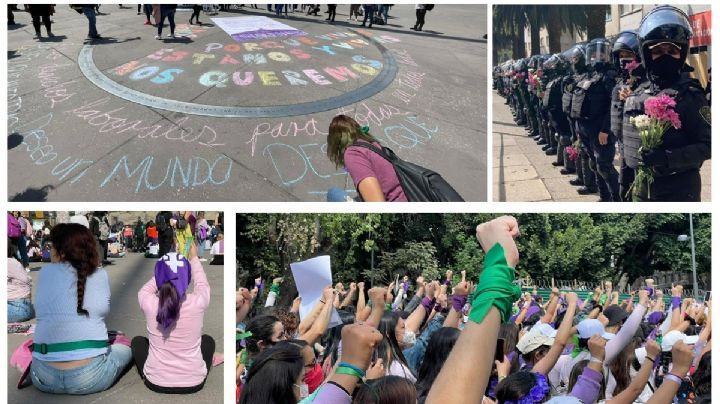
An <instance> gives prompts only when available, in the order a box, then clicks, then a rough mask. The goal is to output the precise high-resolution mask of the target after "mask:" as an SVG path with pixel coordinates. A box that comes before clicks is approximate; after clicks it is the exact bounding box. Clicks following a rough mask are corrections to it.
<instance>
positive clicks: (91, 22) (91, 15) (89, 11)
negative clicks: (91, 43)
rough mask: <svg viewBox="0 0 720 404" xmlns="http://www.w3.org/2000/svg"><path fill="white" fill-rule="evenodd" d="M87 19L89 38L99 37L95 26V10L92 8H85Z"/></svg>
mask: <svg viewBox="0 0 720 404" xmlns="http://www.w3.org/2000/svg"><path fill="white" fill-rule="evenodd" d="M83 12H84V13H85V17H87V19H88V36H90V37H91V38H95V37H97V36H98V33H97V27H96V26H95V9H94V8H92V7H83Z"/></svg>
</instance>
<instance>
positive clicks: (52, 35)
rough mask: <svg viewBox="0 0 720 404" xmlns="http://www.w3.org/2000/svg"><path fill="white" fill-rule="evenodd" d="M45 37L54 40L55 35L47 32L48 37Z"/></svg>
mask: <svg viewBox="0 0 720 404" xmlns="http://www.w3.org/2000/svg"><path fill="white" fill-rule="evenodd" d="M47 36H48V38H54V37H55V34H53V33H52V32H48V35H47Z"/></svg>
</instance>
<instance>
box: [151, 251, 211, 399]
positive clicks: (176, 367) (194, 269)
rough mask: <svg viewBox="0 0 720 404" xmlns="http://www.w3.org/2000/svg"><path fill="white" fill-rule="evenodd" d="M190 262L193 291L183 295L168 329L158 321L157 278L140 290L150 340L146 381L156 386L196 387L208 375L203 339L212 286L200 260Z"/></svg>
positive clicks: (195, 258)
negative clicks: (171, 324) (176, 314)
mask: <svg viewBox="0 0 720 404" xmlns="http://www.w3.org/2000/svg"><path fill="white" fill-rule="evenodd" d="M189 262H190V268H191V276H190V279H191V280H192V281H193V282H194V283H195V287H194V289H193V292H192V293H186V294H185V295H184V298H183V299H182V300H181V304H180V309H179V314H178V316H177V320H176V322H175V323H174V325H173V326H171V327H170V328H169V329H167V330H165V329H164V328H163V327H162V326H161V325H160V323H158V320H157V318H158V311H159V301H160V298H159V296H158V288H157V285H156V281H155V278H153V279H151V280H150V281H149V282H148V283H146V284H145V285H144V286H143V287H142V289H140V292H139V293H138V300H139V302H140V308H141V309H142V311H143V313H144V314H145V320H146V322H147V331H148V339H149V341H150V348H149V352H148V358H147V362H145V366H144V373H145V377H147V380H148V381H150V382H152V383H153V384H156V385H160V386H165V387H175V386H194V385H197V384H200V383H202V381H203V380H204V379H205V376H206V375H207V369H206V366H205V362H204V361H203V357H202V353H201V350H200V342H201V337H202V329H203V317H204V315H205V310H206V309H207V307H208V305H209V303H210V285H209V284H208V281H207V277H206V276H205V272H204V271H203V269H202V264H200V260H199V259H198V258H197V257H193V258H192V259H191V260H190V261H189ZM171 265H177V264H176V263H172V264H171Z"/></svg>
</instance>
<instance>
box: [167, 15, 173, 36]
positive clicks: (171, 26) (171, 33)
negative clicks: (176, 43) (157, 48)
mask: <svg viewBox="0 0 720 404" xmlns="http://www.w3.org/2000/svg"><path fill="white" fill-rule="evenodd" d="M168 23H170V36H172V37H173V38H175V11H170V12H169V13H168Z"/></svg>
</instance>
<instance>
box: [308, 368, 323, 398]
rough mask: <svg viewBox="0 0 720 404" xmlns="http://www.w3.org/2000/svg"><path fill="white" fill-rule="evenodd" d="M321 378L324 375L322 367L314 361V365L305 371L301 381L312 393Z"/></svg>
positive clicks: (321, 380) (320, 381)
mask: <svg viewBox="0 0 720 404" xmlns="http://www.w3.org/2000/svg"><path fill="white" fill-rule="evenodd" d="M323 379H324V375H323V370H322V367H321V366H320V364H319V363H316V364H315V366H313V368H312V370H308V371H306V372H305V377H304V378H303V382H305V383H306V384H307V387H308V391H309V392H310V393H312V392H314V391H315V389H317V388H318V387H319V386H320V384H321V383H322V382H323Z"/></svg>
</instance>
